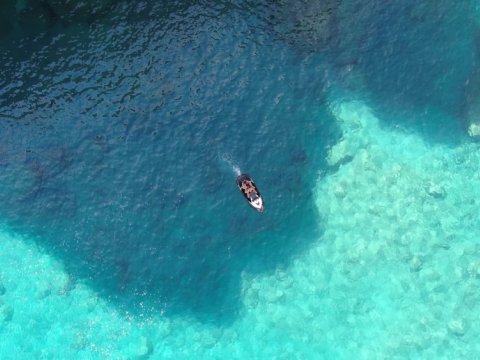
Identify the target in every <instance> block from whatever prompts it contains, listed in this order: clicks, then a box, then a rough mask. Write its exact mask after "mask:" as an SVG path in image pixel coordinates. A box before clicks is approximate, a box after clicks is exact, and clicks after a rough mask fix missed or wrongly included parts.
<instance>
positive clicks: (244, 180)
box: [237, 174, 264, 212]
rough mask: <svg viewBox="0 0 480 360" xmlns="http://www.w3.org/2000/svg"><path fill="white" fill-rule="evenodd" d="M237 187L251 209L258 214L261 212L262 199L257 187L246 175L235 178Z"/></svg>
mask: <svg viewBox="0 0 480 360" xmlns="http://www.w3.org/2000/svg"><path fill="white" fill-rule="evenodd" d="M237 186H238V188H239V189H240V191H241V192H242V194H243V196H244V197H245V199H247V201H248V203H249V204H250V206H251V207H253V208H254V209H255V210H257V211H258V212H263V210H264V207H263V199H262V196H261V195H260V191H258V188H257V185H255V183H254V182H253V180H252V178H251V177H250V176H248V175H247V174H241V175H239V176H238V177H237Z"/></svg>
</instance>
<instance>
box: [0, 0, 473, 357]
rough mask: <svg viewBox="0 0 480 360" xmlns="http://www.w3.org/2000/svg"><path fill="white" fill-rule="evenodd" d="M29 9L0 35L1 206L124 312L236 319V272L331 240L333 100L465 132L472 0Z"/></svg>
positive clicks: (432, 129)
mask: <svg viewBox="0 0 480 360" xmlns="http://www.w3.org/2000/svg"><path fill="white" fill-rule="evenodd" d="M27 3H29V2H27ZM28 6H30V5H28ZM22 9H23V8H22ZM25 9H27V10H28V8H25ZM25 9H24V10H22V11H23V13H21V14H22V18H21V19H20V17H19V19H20V20H16V19H15V18H14V15H12V20H11V21H12V23H11V25H9V27H8V28H5V29H3V30H2V33H1V34H0V47H1V53H0V61H1V63H2V64H3V65H2V67H1V68H0V170H1V171H0V218H1V220H2V222H4V223H5V224H7V225H8V226H9V228H11V229H13V230H14V231H15V232H17V233H19V234H22V236H24V237H25V238H26V239H30V241H31V243H32V244H37V246H39V247H40V248H41V249H43V250H44V251H45V253H47V254H49V255H50V256H53V257H54V258H55V259H56V260H58V261H60V262H61V263H62V264H63V266H64V267H65V271H66V273H67V274H68V276H69V279H70V280H69V285H68V286H69V287H70V288H74V287H75V286H76V284H77V283H80V282H81V283H85V284H87V285H88V287H90V288H91V289H93V291H95V292H96V293H98V294H99V296H100V297H101V298H102V299H104V300H105V301H106V302H107V303H108V304H109V305H110V306H112V307H114V308H115V309H118V310H119V312H121V313H127V314H134V315H135V316H142V317H143V316H145V317H149V316H157V315H158V314H161V315H162V316H166V317H169V318H171V319H177V318H186V319H191V320H192V321H198V322H200V323H202V324H213V325H214V326H217V327H220V328H225V329H226V328H228V327H229V326H231V325H232V324H233V323H235V321H238V320H239V319H241V318H242V317H243V316H244V314H245V311H246V309H245V305H244V300H243V295H244V294H243V292H242V279H241V278H242V274H245V273H246V274H249V276H252V277H255V276H257V275H265V274H271V273H274V272H276V271H280V270H281V271H286V270H285V269H288V267H289V266H291V264H292V262H294V260H295V259H297V258H298V257H299V256H302V254H305V252H307V251H308V249H310V248H311V247H312V246H313V244H316V243H318V242H319V241H320V242H322V241H323V239H324V237H323V234H324V231H325V228H324V223H323V220H322V219H323V218H324V217H323V216H322V213H321V209H319V208H318V207H317V201H316V198H315V188H316V186H317V183H318V181H322V179H323V178H324V177H326V176H331V175H332V174H334V173H335V171H336V170H338V166H337V165H338V164H337V165H336V166H334V167H331V166H329V165H328V164H327V160H326V158H327V154H328V152H329V149H331V147H332V146H334V144H336V143H337V142H338V141H339V140H340V139H341V137H342V132H341V130H340V127H341V126H339V124H338V121H337V120H338V119H335V116H334V115H332V111H331V107H330V104H331V102H332V101H333V100H338V99H343V98H350V97H355V98H356V99H357V100H365V101H369V102H371V103H373V104H375V109H376V111H377V112H378V113H379V114H382V116H379V119H380V121H381V126H383V127H384V128H391V129H393V128H394V129H399V128H400V129H403V131H405V132H407V133H413V134H416V135H418V136H420V137H421V138H422V139H423V140H424V141H425V142H426V143H428V144H433V145H432V146H444V145H446V146H454V145H455V144H459V143H462V142H464V141H466V135H465V128H466V125H465V121H466V120H465V118H464V115H465V111H466V110H465V109H466V108H468V107H469V106H470V103H469V102H470V101H473V100H472V97H469V96H468V91H469V90H468V89H469V88H468V87H467V86H466V84H469V83H470V82H478V81H479V79H478V78H477V77H478V76H477V75H476V74H477V73H476V70H475V69H476V67H477V66H478V64H477V57H478V48H477V46H478V44H477V43H478V18H479V16H478V15H475V14H476V12H475V10H476V8H475V6H474V2H473V1H464V2H462V3H461V4H458V3H457V2H453V1H447V0H441V1H437V2H423V3H422V4H418V2H415V1H413V0H412V1H401V2H398V1H397V2H385V1H377V0H370V1H367V2H365V1H356V0H349V1H339V0H338V1H334V0H331V1H322V2H309V3H308V4H306V3H304V2H301V1H297V0H290V1H279V2H274V1H266V2H247V1H237V2H233V3H223V2H178V3H175V4H170V5H168V6H166V5H164V4H161V3H160V2H155V1H143V2H134V3H131V2H126V1H125V2H122V1H119V2H116V3H112V4H109V5H108V7H106V8H105V9H108V11H102V12H101V13H99V14H97V13H96V14H95V16H93V17H92V16H90V17H84V16H79V17H78V18H76V17H75V18H72V17H68V21H67V20H65V19H66V18H63V17H62V16H63V15H62V16H58V15H56V16H54V15H52V14H50V16H51V17H50V18H48V16H49V15H48V12H47V13H44V15H42V16H44V17H46V18H45V19H43V20H42V21H40V22H36V23H32V25H31V28H29V22H27V21H26V20H25V19H28V16H30V15H28V14H29V13H28V12H27V10H25ZM10 11H13V10H12V9H10ZM19 14H20V12H19ZM17 15H18V14H17ZM18 16H20V15H18ZM0 30H1V29H0ZM225 159H228V161H225ZM232 164H234V165H235V166H238V167H239V168H240V169H241V170H242V171H244V172H247V173H249V174H250V175H251V176H252V177H253V179H254V180H255V181H256V183H257V185H258V187H259V188H260V191H261V192H262V195H263V197H264V200H265V203H266V212H265V213H264V214H257V213H255V212H254V211H253V210H252V209H251V208H249V207H248V205H247V204H246V203H245V201H244V199H243V198H242V196H241V194H240V193H239V192H238V191H237V189H236V187H235V172H234V171H233V169H232V166H231V165H232ZM327 239H329V240H330V238H328V237H327ZM328 271H329V272H331V271H332V269H330V270H328ZM324 295H325V294H324ZM325 296H328V293H327V294H326V295H325ZM272 326H273V325H272ZM344 340H345V341H347V340H346V339H344ZM307 349H308V346H307ZM322 349H323V350H324V351H325V352H324V356H326V357H329V356H334V355H332V354H334V353H332V352H330V351H331V349H330V348H329V346H328V345H325V344H322ZM160 354H161V353H158V354H157V356H161V355H160ZM304 354H309V352H308V351H306V352H304ZM329 354H330V355H329ZM270 355H272V354H270ZM310 355H311V357H310V358H315V356H314V354H310ZM337 355H338V354H337ZM265 356H266V355H265ZM272 356H273V355H272ZM307 357H308V356H307ZM159 358H160V357H159ZM265 358H266V357H265ZM269 358H273V357H269ZM299 358H304V357H299Z"/></svg>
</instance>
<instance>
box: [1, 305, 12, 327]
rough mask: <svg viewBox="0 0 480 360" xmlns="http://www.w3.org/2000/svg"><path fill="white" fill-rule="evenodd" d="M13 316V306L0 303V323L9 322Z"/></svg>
mask: <svg viewBox="0 0 480 360" xmlns="http://www.w3.org/2000/svg"><path fill="white" fill-rule="evenodd" d="M12 318H13V307H11V306H10V305H8V304H0V323H2V322H8V321H10V320H12Z"/></svg>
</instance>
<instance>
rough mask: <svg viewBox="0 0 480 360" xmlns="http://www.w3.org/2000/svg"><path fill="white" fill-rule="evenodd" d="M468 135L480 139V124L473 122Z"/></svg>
mask: <svg viewBox="0 0 480 360" xmlns="http://www.w3.org/2000/svg"><path fill="white" fill-rule="evenodd" d="M468 135H470V136H471V137H473V138H476V139H480V122H471V123H470V125H469V126H468Z"/></svg>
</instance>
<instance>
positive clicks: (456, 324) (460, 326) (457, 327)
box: [448, 319, 465, 336]
mask: <svg viewBox="0 0 480 360" xmlns="http://www.w3.org/2000/svg"><path fill="white" fill-rule="evenodd" d="M448 330H450V331H451V332H452V334H454V335H457V336H463V335H464V334H465V321H464V320H462V319H456V320H452V321H450V323H449V324H448Z"/></svg>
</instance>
